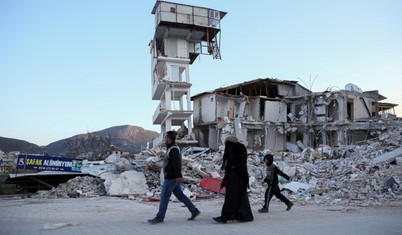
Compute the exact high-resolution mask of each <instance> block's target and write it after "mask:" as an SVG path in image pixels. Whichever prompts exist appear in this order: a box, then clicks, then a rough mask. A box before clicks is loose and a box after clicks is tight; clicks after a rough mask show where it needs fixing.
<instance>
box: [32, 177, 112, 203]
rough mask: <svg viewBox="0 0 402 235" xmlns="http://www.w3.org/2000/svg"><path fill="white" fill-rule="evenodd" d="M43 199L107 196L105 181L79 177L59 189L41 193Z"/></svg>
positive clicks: (63, 184)
mask: <svg viewBox="0 0 402 235" xmlns="http://www.w3.org/2000/svg"><path fill="white" fill-rule="evenodd" d="M39 194H40V196H41V197H47V198H60V197H72V198H76V197H95V196H102V195H105V194H106V189H105V186H104V185H103V180H102V179H100V178H97V177H91V176H83V177H81V176H77V177H75V178H73V179H70V180H69V181H67V182H66V183H62V184H60V185H59V186H58V187H57V188H53V189H51V190H49V191H40V193H39Z"/></svg>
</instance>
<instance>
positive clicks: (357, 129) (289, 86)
mask: <svg viewBox="0 0 402 235" xmlns="http://www.w3.org/2000/svg"><path fill="white" fill-rule="evenodd" d="M191 99H192V100H193V102H194V118H193V119H194V127H195V128H196V129H195V130H194V133H195V136H196V139H197V140H199V143H200V145H201V146H208V147H210V148H212V149H222V148H223V143H224V140H225V139H226V137H227V136H229V135H232V134H233V135H235V136H236V137H237V138H238V139H239V140H240V141H241V142H243V143H244V144H245V145H246V146H247V148H248V149H252V150H254V151H257V150H263V149H271V150H273V151H284V150H290V151H293V152H299V151H300V150H303V149H305V147H313V148H315V147H317V146H319V145H329V146H333V147H336V146H341V145H350V144H358V143H359V142H361V141H365V140H367V139H370V138H375V137H378V136H379V135H380V134H381V133H382V132H384V131H385V130H387V129H389V128H393V127H398V126H399V125H400V122H399V121H395V120H394V119H396V116H395V115H392V114H390V112H389V111H390V110H392V109H393V108H394V107H395V106H397V104H392V103H382V102H380V101H382V100H384V99H386V97H384V96H382V95H381V94H379V92H378V91H365V92H363V91H362V90H361V89H360V88H358V87H357V86H356V85H353V84H348V85H347V86H346V87H345V89H344V90H335V91H332V90H326V91H324V92H312V91H310V90H309V89H307V88H305V87H303V86H301V85H300V84H299V83H298V82H297V81H287V80H278V79H271V78H266V79H257V80H253V81H249V82H244V83H241V84H235V85H231V86H228V87H223V88H218V89H216V90H213V91H210V92H204V93H201V94H198V95H195V96H193V97H192V98H191Z"/></svg>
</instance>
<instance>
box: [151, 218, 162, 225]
mask: <svg viewBox="0 0 402 235" xmlns="http://www.w3.org/2000/svg"><path fill="white" fill-rule="evenodd" d="M148 223H151V224H159V223H163V220H160V219H158V217H155V218H153V219H149V220H148Z"/></svg>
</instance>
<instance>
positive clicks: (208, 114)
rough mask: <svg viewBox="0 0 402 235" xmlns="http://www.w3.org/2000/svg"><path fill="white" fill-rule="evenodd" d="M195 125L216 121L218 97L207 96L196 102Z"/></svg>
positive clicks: (213, 95)
mask: <svg viewBox="0 0 402 235" xmlns="http://www.w3.org/2000/svg"><path fill="white" fill-rule="evenodd" d="M193 104H194V114H193V120H194V123H208V122H214V121H216V115H215V114H216V113H215V110H216V105H217V101H216V95H215V94H211V95H205V96H202V97H199V98H198V99H197V100H194V102H193Z"/></svg>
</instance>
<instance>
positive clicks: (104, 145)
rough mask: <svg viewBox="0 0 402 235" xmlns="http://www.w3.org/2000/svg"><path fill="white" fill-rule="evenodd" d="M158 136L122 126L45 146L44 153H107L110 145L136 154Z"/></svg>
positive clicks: (135, 127)
mask: <svg viewBox="0 0 402 235" xmlns="http://www.w3.org/2000/svg"><path fill="white" fill-rule="evenodd" d="M157 135H158V133H156V132H155V131H149V130H145V129H144V128H142V127H138V126H131V125H123V126H115V127H110V128H107V129H104V130H101V131H96V132H92V133H87V134H80V135H76V136H73V137H70V138H67V139H63V140H59V141H56V142H53V143H50V144H49V145H47V146H45V147H44V149H45V151H46V152H47V153H48V154H50V155H56V156H68V157H73V156H77V155H79V154H80V153H84V152H95V153H96V154H99V153H102V152H103V151H104V152H107V151H109V150H110V147H111V145H112V146H113V147H114V148H115V149H118V150H123V151H129V152H137V151H139V150H140V149H141V146H146V144H147V142H151V141H152V139H153V138H155V137H156V136H157Z"/></svg>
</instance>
